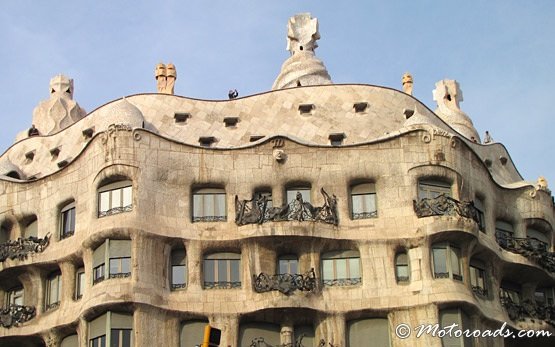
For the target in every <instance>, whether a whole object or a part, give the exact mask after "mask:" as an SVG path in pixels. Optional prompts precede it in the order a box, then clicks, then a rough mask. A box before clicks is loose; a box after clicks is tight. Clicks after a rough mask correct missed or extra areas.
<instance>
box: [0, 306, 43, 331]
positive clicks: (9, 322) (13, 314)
mask: <svg viewBox="0 0 555 347" xmlns="http://www.w3.org/2000/svg"><path fill="white" fill-rule="evenodd" d="M35 314H36V309H35V307H33V306H23V305H10V306H8V307H6V308H2V309H0V325H2V326H3V327H4V328H11V327H12V326H18V325H19V324H22V323H25V322H27V321H29V320H31V319H33V317H35Z"/></svg>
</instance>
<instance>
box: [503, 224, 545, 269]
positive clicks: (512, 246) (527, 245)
mask: <svg viewBox="0 0 555 347" xmlns="http://www.w3.org/2000/svg"><path fill="white" fill-rule="evenodd" d="M495 238H496V240H497V243H498V244H499V246H501V248H503V249H505V250H507V251H509V252H512V253H517V254H520V255H522V256H524V257H526V258H528V259H530V260H532V261H534V262H536V263H537V264H538V265H540V266H541V267H543V268H544V269H546V270H548V271H550V272H555V253H554V252H549V251H548V245H547V243H545V242H543V241H540V240H538V239H536V238H534V237H526V238H519V237H514V236H512V235H511V234H510V233H508V232H504V231H501V230H498V231H497V232H496V233H495Z"/></svg>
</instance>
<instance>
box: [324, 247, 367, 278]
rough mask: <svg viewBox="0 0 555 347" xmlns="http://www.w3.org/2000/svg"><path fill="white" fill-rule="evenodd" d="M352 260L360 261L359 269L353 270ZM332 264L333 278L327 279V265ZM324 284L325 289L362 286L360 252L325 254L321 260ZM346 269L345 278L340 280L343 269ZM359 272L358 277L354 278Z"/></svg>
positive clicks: (342, 251) (349, 251)
mask: <svg viewBox="0 0 555 347" xmlns="http://www.w3.org/2000/svg"><path fill="white" fill-rule="evenodd" d="M351 259H357V260H358V265H357V267H358V269H357V270H355V269H351ZM328 262H330V263H331V275H332V277H331V278H327V277H328V276H327V274H326V263H328ZM320 264H321V274H322V284H323V285H324V286H325V287H331V286H341V287H342V286H357V285H360V284H362V262H361V260H360V252H359V251H358V250H340V251H331V252H326V253H323V254H322V256H321V260H320ZM343 267H344V269H345V278H340V277H339V276H340V275H341V274H340V272H341V270H342V269H341V268H343ZM351 272H354V275H356V274H357V272H358V277H356V276H355V277H353V276H352V275H351Z"/></svg>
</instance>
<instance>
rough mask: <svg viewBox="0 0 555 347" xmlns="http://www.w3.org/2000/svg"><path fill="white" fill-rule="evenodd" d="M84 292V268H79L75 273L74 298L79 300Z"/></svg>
mask: <svg viewBox="0 0 555 347" xmlns="http://www.w3.org/2000/svg"><path fill="white" fill-rule="evenodd" d="M84 292H85V269H84V268H80V269H78V270H77V273H76V274H75V300H79V299H81V298H82V297H83V293H84Z"/></svg>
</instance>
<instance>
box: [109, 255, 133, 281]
mask: <svg viewBox="0 0 555 347" xmlns="http://www.w3.org/2000/svg"><path fill="white" fill-rule="evenodd" d="M129 276H131V257H121V258H110V278H124V277H129Z"/></svg>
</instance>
